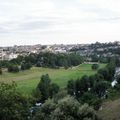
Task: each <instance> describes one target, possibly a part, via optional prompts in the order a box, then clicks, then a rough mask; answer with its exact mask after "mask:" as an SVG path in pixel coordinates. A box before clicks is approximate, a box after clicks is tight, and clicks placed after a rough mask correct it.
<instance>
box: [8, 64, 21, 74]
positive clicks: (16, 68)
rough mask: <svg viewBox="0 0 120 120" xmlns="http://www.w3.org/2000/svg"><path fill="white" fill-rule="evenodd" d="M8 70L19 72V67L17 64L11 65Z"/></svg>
mask: <svg viewBox="0 0 120 120" xmlns="http://www.w3.org/2000/svg"><path fill="white" fill-rule="evenodd" d="M8 72H13V73H17V72H19V67H18V66H17V65H9V66H8Z"/></svg>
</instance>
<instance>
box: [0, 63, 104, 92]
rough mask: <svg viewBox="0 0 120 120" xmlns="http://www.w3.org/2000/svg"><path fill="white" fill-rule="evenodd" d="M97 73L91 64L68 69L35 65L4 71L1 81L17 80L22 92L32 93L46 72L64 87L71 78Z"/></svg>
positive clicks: (102, 65) (52, 79) (53, 80)
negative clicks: (29, 67) (28, 68)
mask: <svg viewBox="0 0 120 120" xmlns="http://www.w3.org/2000/svg"><path fill="white" fill-rule="evenodd" d="M104 66H105V64H100V67H99V68H102V67H104ZM95 73H96V71H93V70H92V69H91V64H81V65H79V66H76V67H72V68H69V69H67V70H65V69H64V68H60V69H50V68H37V67H33V68H31V69H30V70H26V71H20V72H19V73H8V72H3V75H1V76H0V82H7V83H10V82H12V81H15V82H16V83H17V89H18V90H19V91H20V92H22V93H24V94H30V93H31V92H32V90H33V89H35V88H36V86H37V84H38V83H39V81H40V77H41V76H42V75H44V74H49V76H50V78H51V81H52V82H53V83H56V84H58V85H59V86H60V87H61V88H64V87H66V85H67V82H68V80H70V79H76V78H80V77H82V76H83V75H92V74H95Z"/></svg>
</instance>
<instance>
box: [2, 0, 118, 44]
mask: <svg viewBox="0 0 120 120" xmlns="http://www.w3.org/2000/svg"><path fill="white" fill-rule="evenodd" d="M115 40H117V41H120V0H0V46H10V45H15V44H17V45H20V44H61V43H63V44H71V43H75V44H76V43H93V42H96V41H99V42H109V41H111V42H112V41H115Z"/></svg>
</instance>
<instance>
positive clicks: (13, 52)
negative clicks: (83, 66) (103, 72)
mask: <svg viewBox="0 0 120 120" xmlns="http://www.w3.org/2000/svg"><path fill="white" fill-rule="evenodd" d="M105 45H106V47H104V44H100V43H95V44H71V45H64V44H59V45H57V44H54V45H40V44H38V45H21V46H17V45H15V46H13V47H0V60H11V59H14V58H17V57H18V55H22V56H26V55H29V54H30V53H36V54H38V53H40V52H48V51H49V52H52V53H56V54H57V53H70V52H76V53H78V54H80V55H81V56H91V55H94V54H95V53H97V55H98V56H99V55H100V53H101V54H102V56H103V57H106V56H112V55H113V53H111V52H110V51H108V52H105V51H107V50H109V49H113V50H114V49H117V48H120V42H114V43H106V44H105ZM88 58H89V57H88ZM89 59H90V58H89Z"/></svg>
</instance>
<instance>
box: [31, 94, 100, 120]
mask: <svg viewBox="0 0 120 120" xmlns="http://www.w3.org/2000/svg"><path fill="white" fill-rule="evenodd" d="M33 120H98V117H97V115H96V112H95V111H94V110H93V109H92V108H91V107H89V106H88V105H87V104H84V105H81V104H80V103H79V102H78V101H77V100H75V99H74V98H72V97H69V96H68V97H65V98H63V99H61V100H59V101H58V103H55V102H54V101H53V100H48V101H46V102H45V104H44V105H43V106H42V107H41V108H40V110H39V111H38V112H37V114H36V115H35V117H34V118H33Z"/></svg>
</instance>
